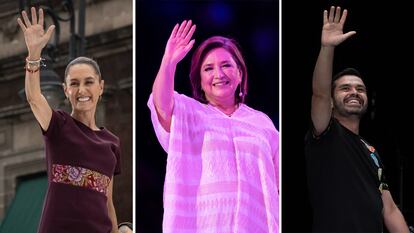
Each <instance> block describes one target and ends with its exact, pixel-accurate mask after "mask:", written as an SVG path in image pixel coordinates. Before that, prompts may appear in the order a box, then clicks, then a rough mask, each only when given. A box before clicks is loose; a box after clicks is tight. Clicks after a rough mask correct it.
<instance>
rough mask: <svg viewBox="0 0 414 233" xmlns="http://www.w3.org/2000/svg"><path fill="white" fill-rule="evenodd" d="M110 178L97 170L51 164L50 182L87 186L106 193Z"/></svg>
mask: <svg viewBox="0 0 414 233" xmlns="http://www.w3.org/2000/svg"><path fill="white" fill-rule="evenodd" d="M110 181H111V179H110V178H109V177H108V176H106V175H103V174H101V173H99V172H96V171H92V170H89V169H87V168H83V167H74V166H70V165H60V164H53V165H52V182H55V183H63V184H71V185H74V186H80V187H84V188H89V189H92V190H95V191H98V192H101V193H103V194H105V195H106V190H107V188H108V185H109V182H110Z"/></svg>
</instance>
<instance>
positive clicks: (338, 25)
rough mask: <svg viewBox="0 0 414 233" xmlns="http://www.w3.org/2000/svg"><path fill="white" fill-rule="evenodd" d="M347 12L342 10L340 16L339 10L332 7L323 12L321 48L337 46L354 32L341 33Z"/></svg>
mask: <svg viewBox="0 0 414 233" xmlns="http://www.w3.org/2000/svg"><path fill="white" fill-rule="evenodd" d="M347 15H348V11H347V10H344V11H343V12H342V15H341V8H340V7H339V6H338V7H336V9H335V7H334V6H332V7H331V9H330V10H329V15H328V11H327V10H324V12H323V27H322V38H321V44H322V46H337V45H339V44H340V43H342V42H343V41H345V40H346V39H348V38H349V37H351V36H352V35H354V34H355V33H356V32H355V31H350V32H347V33H343V28H344V24H345V21H346V16H347Z"/></svg>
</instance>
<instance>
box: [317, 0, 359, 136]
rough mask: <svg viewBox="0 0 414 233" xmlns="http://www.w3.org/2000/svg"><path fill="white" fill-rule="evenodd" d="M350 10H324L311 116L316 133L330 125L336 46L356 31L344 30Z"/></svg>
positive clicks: (338, 8) (336, 8)
mask: <svg viewBox="0 0 414 233" xmlns="http://www.w3.org/2000/svg"><path fill="white" fill-rule="evenodd" d="M347 15H348V11H347V10H344V11H343V12H342V15H341V8H340V7H334V6H332V7H331V8H330V10H329V14H328V11H327V10H324V12H323V27H322V36H321V50H320V52H319V56H318V60H317V61H316V65H315V70H314V72H313V81H312V108H311V117H312V123H313V127H314V130H315V131H314V133H315V134H316V135H319V134H321V133H322V132H323V131H324V130H325V129H326V128H327V127H328V125H329V121H330V119H331V116H332V105H331V82H332V66H333V60H334V50H335V47H336V46H337V45H339V44H341V43H342V42H343V41H345V40H346V39H348V38H349V37H351V36H352V35H354V34H355V33H356V32H355V31H350V32H347V33H344V32H343V28H344V24H345V21H346V17H347Z"/></svg>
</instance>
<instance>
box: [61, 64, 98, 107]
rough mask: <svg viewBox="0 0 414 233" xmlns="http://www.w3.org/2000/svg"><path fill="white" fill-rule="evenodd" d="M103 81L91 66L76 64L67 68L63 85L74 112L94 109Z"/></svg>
mask: <svg viewBox="0 0 414 233" xmlns="http://www.w3.org/2000/svg"><path fill="white" fill-rule="evenodd" d="M103 86H104V81H103V80H100V77H99V75H98V74H96V72H95V70H94V69H93V67H92V66H90V65H88V64H76V65H73V66H71V67H70V68H69V70H68V73H67V76H66V78H65V83H64V85H63V87H64V91H65V95H66V97H67V98H68V99H69V101H70V103H71V105H72V110H73V111H74V112H82V111H94V112H95V110H96V105H97V103H98V100H99V97H100V96H101V95H102V93H103Z"/></svg>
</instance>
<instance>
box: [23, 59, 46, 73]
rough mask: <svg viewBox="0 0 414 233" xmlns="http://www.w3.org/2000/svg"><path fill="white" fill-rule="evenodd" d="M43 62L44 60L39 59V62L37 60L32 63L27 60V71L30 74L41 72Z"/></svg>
mask: <svg viewBox="0 0 414 233" xmlns="http://www.w3.org/2000/svg"><path fill="white" fill-rule="evenodd" d="M41 61H42V58H39V60H35V61H31V60H28V59H27V58H26V66H25V69H26V70H27V71H28V72H30V73H35V72H37V71H39V69H40V66H41Z"/></svg>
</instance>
